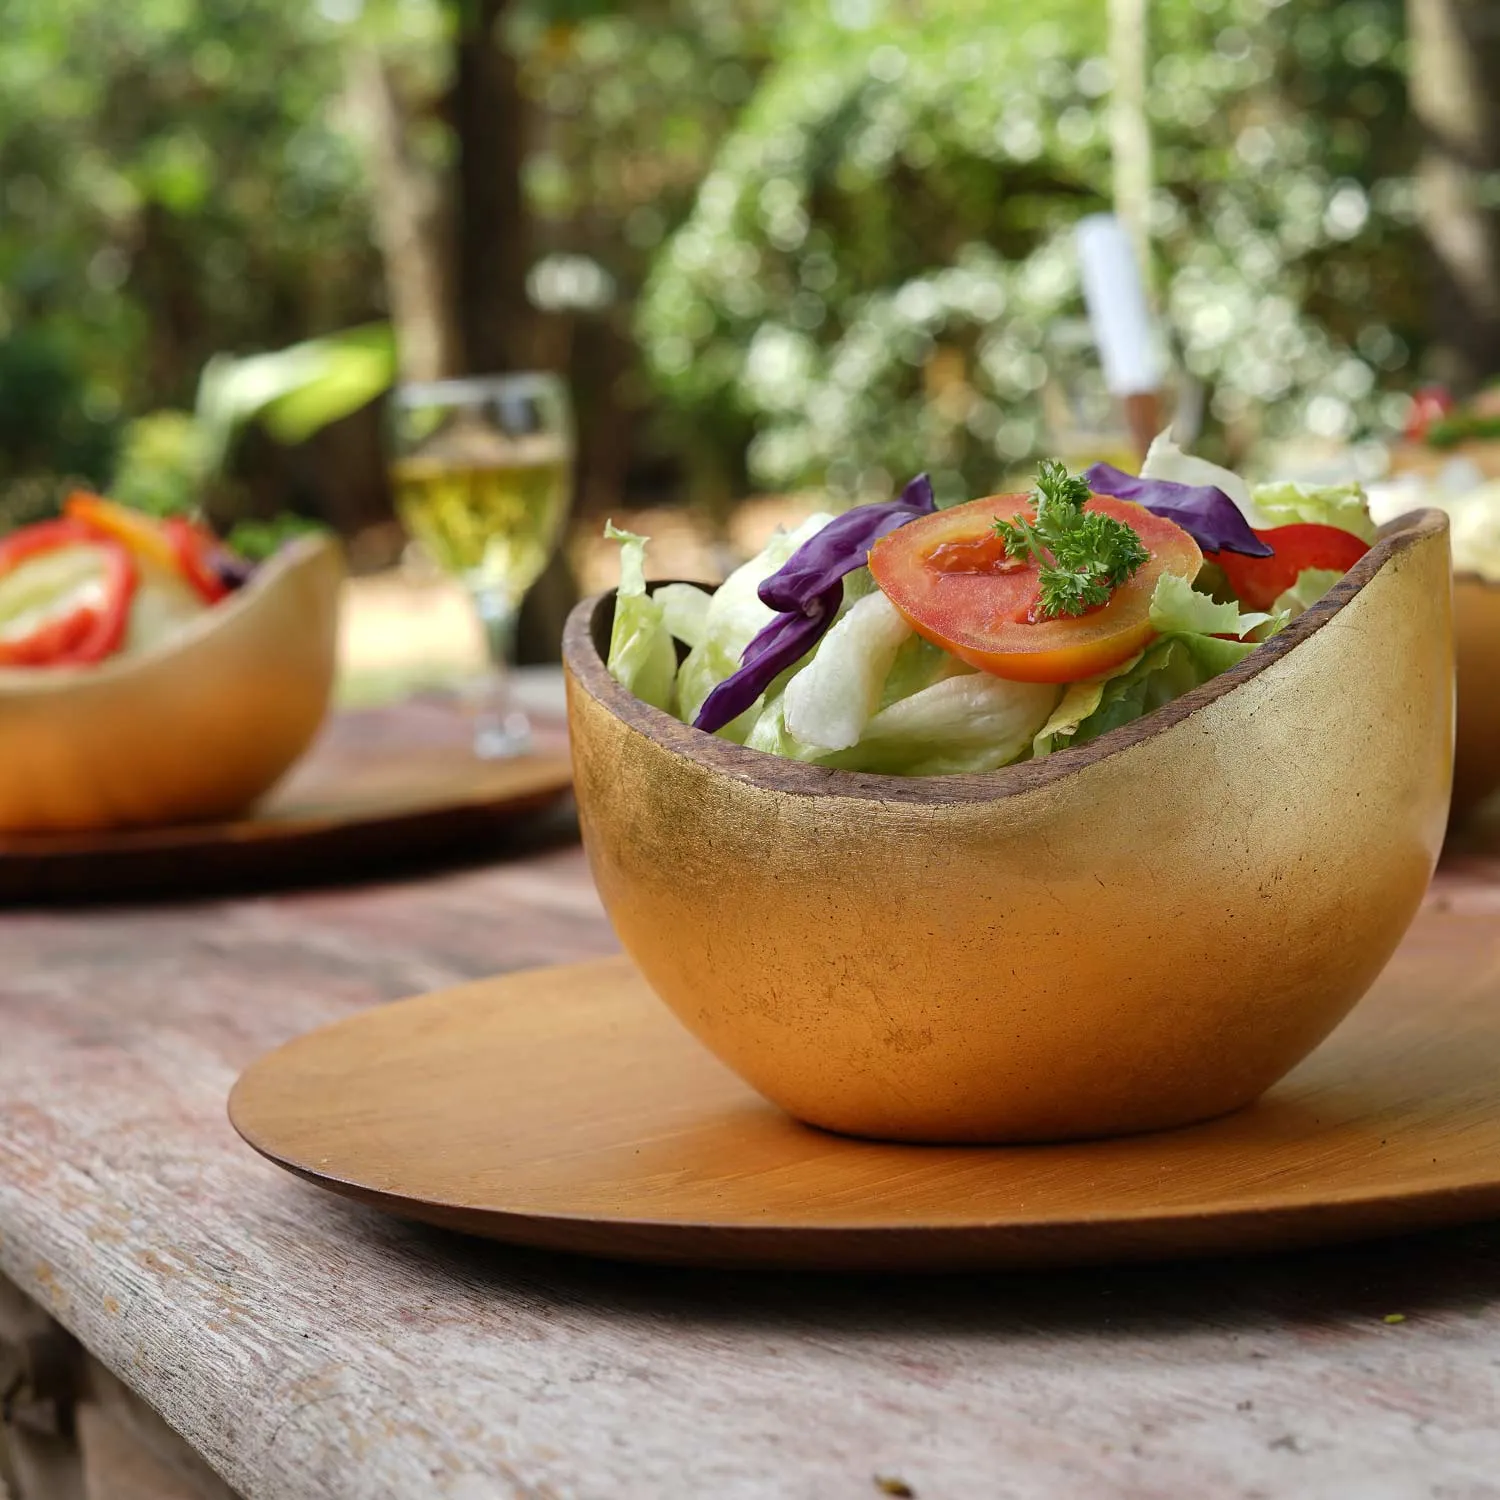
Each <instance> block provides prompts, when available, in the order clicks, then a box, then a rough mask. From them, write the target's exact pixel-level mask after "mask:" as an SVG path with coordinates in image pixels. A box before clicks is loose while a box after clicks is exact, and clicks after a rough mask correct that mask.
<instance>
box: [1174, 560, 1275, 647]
mask: <svg viewBox="0 0 1500 1500" xmlns="http://www.w3.org/2000/svg"><path fill="white" fill-rule="evenodd" d="M1274 620H1275V616H1274V615H1269V614H1263V613H1261V612H1259V611H1252V612H1250V613H1248V614H1241V613H1240V607H1239V605H1238V604H1237V603H1235V602H1234V601H1233V600H1231V601H1230V602H1229V603H1227V604H1221V603H1219V602H1217V601H1216V600H1215V599H1214V598H1213V597H1212V596H1211V595H1209V594H1204V593H1200V592H1199V591H1198V590H1197V589H1195V588H1194V587H1193V586H1192V584H1190V583H1189V582H1188V581H1187V579H1186V578H1182V577H1180V576H1178V575H1177V574H1176V573H1163V574H1162V575H1161V577H1160V578H1158V579H1157V580H1156V588H1155V589H1154V590H1153V591H1152V594H1151V623H1152V625H1153V626H1154V627H1155V628H1156V630H1157V631H1158V633H1159V634H1161V635H1175V634H1178V633H1183V634H1189V635H1232V636H1236V637H1238V638H1239V639H1241V640H1244V639H1246V638H1247V637H1249V635H1250V634H1251V632H1252V631H1256V630H1259V629H1260V627H1261V626H1262V625H1269V624H1271V623H1273V622H1274Z"/></svg>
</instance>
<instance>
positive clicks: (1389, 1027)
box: [229, 912, 1500, 1271]
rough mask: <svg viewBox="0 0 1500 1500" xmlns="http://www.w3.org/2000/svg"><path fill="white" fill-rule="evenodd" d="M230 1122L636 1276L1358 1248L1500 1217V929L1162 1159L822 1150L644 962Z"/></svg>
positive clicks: (246, 1091)
mask: <svg viewBox="0 0 1500 1500" xmlns="http://www.w3.org/2000/svg"><path fill="white" fill-rule="evenodd" d="M229 1108H230V1117H231V1119H232V1120H233V1122H234V1125H235V1127H236V1128H237V1129H238V1130H239V1132H240V1133H241V1135H243V1136H244V1138H245V1139H246V1140H247V1141H248V1142H249V1143H250V1144H251V1145H252V1146H254V1147H255V1148H256V1150H258V1151H260V1152H262V1153H263V1154H264V1155H265V1156H267V1157H269V1158H270V1159H271V1160H272V1161H274V1162H276V1163H277V1164H279V1165H280V1166H283V1167H286V1168H288V1169H289V1170H290V1171H292V1172H295V1173H297V1174H298V1175H300V1176H302V1177H304V1178H306V1179H308V1180H309V1181H311V1182H314V1183H317V1184H318V1185H320V1186H322V1187H326V1188H330V1189H332V1190H333V1191H335V1192H337V1193H342V1194H344V1195H346V1196H348V1197H351V1198H355V1199H358V1200H359V1201H361V1202H364V1203H367V1204H371V1205H373V1206H374V1207H376V1208H380V1209H384V1210H388V1211H389V1212H392V1213H395V1214H398V1215H402V1216H405V1217H408V1218H412V1219H419V1220H424V1221H427V1222H429V1223H433V1224H438V1225H443V1226H447V1227H449V1228H453V1229H458V1230H462V1231H466V1232H469V1233H472V1234H478V1235H485V1236H489V1237H491V1238H494V1239H499V1240H507V1241H511V1242H514V1243H518V1244H525V1245H532V1246H541V1247H545V1248H549V1249H557V1250H567V1251H577V1252H582V1253H586V1254H592V1255H602V1256H608V1257H611V1258H618V1259H631V1260H645V1261H660V1262H669V1263H686V1264H701V1265H713V1266H742V1267H743V1266H775V1267H789V1268H806V1269H822V1270H828V1269H845V1270H855V1269H858V1270H885V1271H889V1270H953V1269H963V1268H970V1269H972V1268H982V1267H1001V1266H1022V1265H1066V1264H1073V1263H1083V1262H1090V1261H1106V1260H1124V1259H1156V1258H1168V1257H1175V1256H1189V1255H1204V1254H1216V1253H1236V1254H1237V1253H1242V1252H1249V1251H1264V1250H1273V1249H1283V1248H1291V1247H1295V1246H1303V1245H1311V1244H1317V1243H1322V1242H1328V1241H1337V1240H1352V1239H1357V1238H1361V1237H1367V1236H1376V1235H1383V1234H1394V1233H1399V1232H1403V1231H1408V1230H1417V1229H1425V1228H1430V1227H1435V1226H1440V1225H1447V1224H1455V1223H1460V1222H1464V1221H1469V1220H1474V1219H1482V1218H1486V1217H1490V1216H1495V1215H1500V927H1497V926H1495V925H1494V924H1493V923H1492V922H1490V921H1488V920H1485V921H1479V922H1476V921H1474V920H1473V919H1469V920H1468V921H1466V922H1460V923H1458V924H1457V925H1454V923H1453V920H1452V919H1447V918H1445V917H1443V916H1442V915H1441V914H1437V913H1432V912H1429V913H1425V914H1424V916H1423V918H1422V919H1420V920H1419V923H1418V927H1417V928H1416V929H1414V931H1413V934H1412V935H1411V936H1410V937H1409V938H1408V941H1407V943H1406V944H1405V945H1404V946H1403V948H1402V950H1401V951H1400V952H1399V953H1398V955H1397V957H1396V959H1395V960H1394V961H1393V963H1392V965H1391V967H1390V969H1388V970H1387V972H1386V974H1385V975H1384V976H1383V978H1382V979H1381V981H1380V982H1379V984H1378V985H1377V986H1376V989H1375V990H1374V991H1373V992H1372V994H1371V995H1370V996H1369V997H1368V998H1367V999H1366V1000H1365V1001H1364V1002H1363V1004H1362V1005H1361V1006H1360V1008H1359V1009H1358V1010H1357V1011H1356V1012H1355V1014H1354V1015H1353V1017H1351V1018H1350V1020H1349V1021H1347V1022H1346V1023H1345V1024H1344V1026H1343V1027H1341V1028H1340V1029H1339V1030H1338V1031H1337V1032H1336V1033H1335V1034H1334V1036H1333V1037H1332V1038H1331V1039H1330V1040H1329V1041H1328V1042H1326V1043H1325V1044H1324V1045H1323V1047H1322V1048H1320V1049H1319V1051H1318V1052H1316V1053H1315V1054H1314V1055H1313V1056H1312V1057H1311V1058H1310V1059H1309V1060H1308V1061H1307V1062H1305V1063H1304V1064H1303V1065H1302V1066H1301V1067H1300V1068H1299V1069H1297V1070H1296V1072H1294V1073H1293V1074H1292V1075H1291V1076H1290V1077H1289V1078H1288V1079H1287V1080H1286V1081H1285V1082H1283V1083H1282V1084H1281V1085H1280V1086H1279V1087H1277V1088H1276V1089H1274V1090H1272V1092H1271V1093H1270V1094H1269V1095H1268V1096H1267V1097H1266V1098H1265V1099H1264V1100H1262V1101H1261V1103H1259V1104H1258V1105H1256V1106H1254V1107H1253V1108H1251V1109H1248V1110H1244V1111H1242V1112H1240V1113H1238V1114H1235V1115H1230V1116H1227V1117H1225V1118H1223V1119H1220V1120H1215V1121H1212V1122H1210V1123H1208V1124H1205V1125H1199V1126H1195V1127H1192V1128H1190V1129H1186V1130H1176V1131H1168V1132H1163V1133H1160V1134H1156V1135H1143V1136H1135V1137H1131V1138H1127V1139H1119V1140H1110V1141H1098V1142H1087V1143H1082V1144H1070V1145H1059V1146H1029V1147H1013V1148H1000V1147H937V1146H898V1145H882V1144H878V1143H873V1142H867V1141H858V1140H851V1139H846V1138H842V1137H838V1136H833V1135H828V1134H824V1133H822V1132H820V1131H816V1130H812V1129H809V1128H806V1127H804V1126H801V1125H798V1124H796V1123H794V1122H793V1121H792V1120H790V1119H788V1118H787V1117H786V1116H784V1115H782V1114H781V1113H780V1112H778V1111H777V1110H776V1109H774V1108H772V1107H771V1106H770V1105H767V1104H765V1103H763V1102H762V1101H761V1100H759V1099H758V1098H757V1097H756V1096H754V1095H753V1094H751V1093H750V1092H749V1091H748V1090H747V1089H746V1088H745V1086H744V1085H742V1084H741V1083H739V1082H738V1080H736V1079H735V1078H734V1077H733V1076H732V1075H731V1074H730V1073H729V1072H727V1071H726V1070H725V1069H724V1068H723V1067H721V1066H720V1065H719V1064H718V1063H717V1062H716V1061H715V1060H714V1059H713V1058H712V1057H710V1056H709V1055H708V1054H707V1053H706V1052H705V1051H703V1050H702V1049H701V1048H700V1047H699V1046H698V1044H697V1043H696V1042H695V1041H693V1040H692V1039H691V1037H689V1036H688V1034H687V1033H686V1032H685V1031H683V1030H682V1029H681V1028H680V1027H679V1026H678V1025H677V1023H676V1022H675V1021H674V1020H673V1019H672V1018H671V1016H670V1015H669V1014H668V1013H667V1011H666V1009H665V1007H663V1006H662V1005H661V1004H660V1003H659V1002H658V1001H657V1000H656V998H655V997H654V996H653V995H652V994H651V993H650V992H649V991H648V990H647V988H646V986H645V984H644V982H643V981H642V980H641V979H640V978H639V977H638V976H637V975H636V973H635V971H634V970H633V969H632V967H631V966H630V964H629V963H628V962H627V961H626V960H624V959H608V960H604V961H602V962H592V963H587V964H578V965H570V966H567V967H562V968H551V969H539V970H532V971H530V972H526V973H519V974H513V975H510V976H507V977H504V978H500V979H494V980H486V981H483V982H481V983H478V984H473V985H468V986H465V987H464V988H462V989H456V990H450V991H446V992H443V993H439V994H433V995H427V996H424V997H422V998H420V999H415V1000H407V1001H403V1002H400V1003H398V1004H395V1005H388V1006H385V1007H382V1008H380V1009H376V1010H372V1011H368V1012H365V1013H363V1014H361V1015H359V1016H357V1017H354V1018H352V1019H350V1020H347V1021H344V1022H341V1023H339V1024H337V1025H334V1026H331V1027H329V1028H327V1029H325V1030H322V1031H319V1032H315V1033H313V1034H312V1035H309V1036H305V1037H303V1038H301V1039H299V1040H297V1041H293V1042H291V1043H289V1044H288V1045H286V1046H284V1047H282V1048H281V1049H279V1050H278V1051H276V1052H273V1053H271V1054H269V1055H268V1056H267V1057H264V1058H262V1059H261V1060H260V1061H259V1062H257V1063H255V1064H254V1065H253V1066H252V1067H251V1068H250V1069H249V1070H248V1071H247V1072H246V1073H245V1074H244V1075H243V1076H242V1077H241V1079H240V1080H239V1083H238V1084H237V1085H236V1087H235V1090H234V1093H233V1095H232V1097H231V1100H230V1106H229Z"/></svg>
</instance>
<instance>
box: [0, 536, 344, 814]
mask: <svg viewBox="0 0 1500 1500" xmlns="http://www.w3.org/2000/svg"><path fill="white" fill-rule="evenodd" d="M343 576H344V566H343V560H342V554H341V553H340V550H339V547H338V545H337V543H335V542H334V541H332V540H331V539H328V538H325V537H303V538H299V539H298V540H297V541H296V542H294V543H293V544H292V545H291V546H289V547H287V548H285V549H284V550H283V551H282V552H280V553H278V554H277V556H276V557H275V558H273V559H272V560H271V561H270V562H269V563H267V564H266V565H265V566H264V567H263V568H261V569H260V570H259V571H258V572H257V573H256V574H255V576H254V577H253V578H252V579H251V581H250V582H249V583H248V584H247V585H246V586H245V587H244V588H243V589H242V590H240V592H239V593H237V594H235V595H234V596H233V597H231V598H229V599H226V600H224V601H223V602H222V603H219V604H216V605H214V606H213V608H212V609H209V610H207V611H205V612H204V613H203V614H202V615H200V616H198V617H197V618H195V619H193V620H192V621H190V622H189V623H188V624H187V625H186V626H184V627H183V628H182V629H181V630H180V631H178V632H177V633H176V634H174V635H173V636H171V637H170V638H168V639H166V640H164V641H162V642H161V643H160V644H158V645H156V646H154V647H152V648H151V649H150V650H147V651H143V652H141V653H140V654H139V655H133V656H124V657H118V658H115V659H113V660H110V661H106V662H103V663H101V664H100V665H98V666H92V667H79V668H71V669H58V670H53V671H45V670H38V669H35V668H30V669H12V670H6V671H0V832H3V833H13V834H14V833H19V834H46V833H61V832H73V831H79V830H95V829H105V828H124V827H132V826H141V825H146V824H161V823H182V822H190V821H196V820H201V819H205V818H223V817H229V816H232V815H233V814H235V813H238V812H242V811H243V810H244V809H245V808H246V807H248V806H249V805H250V804H251V803H252V802H254V801H255V799H256V798H257V797H259V796H260V795H261V793H262V792H264V791H266V790H267V789H268V788H269V787H270V786H271V785H272V783H274V782H275V781H276V780H277V779H278V778H279V777H280V776H281V775H282V773H283V772H284V771H286V770H287V769H288V768H289V767H290V766H291V764H292V763H293V761H295V760H296V759H297V757H298V756H299V755H301V754H302V752H303V751H304V750H305V749H306V748H307V746H308V744H309V743H310V742H311V740H312V737H313V735H314V734H316V733H317V730H318V726H319V725H320V724H321V723H322V721H323V716H324V714H325V713H326V712H327V708H328V697H329V693H330V691H331V689H332V686H333V670H334V662H335V655H336V647H337V629H338V600H339V586H340V584H341V583H342V581H343Z"/></svg>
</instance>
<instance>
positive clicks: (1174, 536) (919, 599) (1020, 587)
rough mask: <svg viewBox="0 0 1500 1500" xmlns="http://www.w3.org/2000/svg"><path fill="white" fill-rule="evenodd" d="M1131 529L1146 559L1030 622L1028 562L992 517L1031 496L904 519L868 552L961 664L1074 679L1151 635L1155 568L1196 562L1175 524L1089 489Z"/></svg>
mask: <svg viewBox="0 0 1500 1500" xmlns="http://www.w3.org/2000/svg"><path fill="white" fill-rule="evenodd" d="M1086 508H1087V509H1088V510H1091V511H1100V512H1102V513H1103V514H1104V515H1107V516H1113V517H1114V518H1115V519H1116V520H1117V521H1123V522H1124V523H1125V524H1126V525H1127V526H1129V527H1131V528H1132V529H1133V530H1134V531H1135V533H1136V535H1137V536H1139V537H1140V539H1141V541H1142V542H1144V543H1145V545H1146V548H1147V550H1148V551H1149V552H1150V554H1151V555H1150V557H1149V558H1148V559H1147V561H1146V562H1145V563H1143V564H1142V565H1141V567H1140V568H1139V569H1138V570H1137V571H1136V573H1135V574H1134V575H1133V576H1132V577H1131V578H1129V579H1128V580H1127V581H1126V582H1125V583H1123V584H1122V585H1121V586H1120V587H1119V588H1118V589H1116V590H1115V592H1114V594H1113V595H1112V596H1111V597H1110V600H1109V603H1108V604H1105V605H1101V606H1100V607H1099V608H1097V609H1091V610H1090V611H1089V612H1088V613H1087V614H1083V615H1078V616H1073V617H1063V618H1060V619H1055V620H1036V621H1033V619H1032V617H1031V616H1032V605H1033V604H1034V603H1035V602H1036V597H1037V588H1038V584H1037V568H1036V565H1035V564H1034V563H1027V562H1020V561H1018V560H1017V559H1015V558H1012V557H1007V556H1006V554H1005V546H1004V543H1003V542H1002V541H1001V540H1000V539H999V538H998V537H996V536H995V534H994V523H995V520H996V518H997V517H998V518H999V519H1000V520H1002V521H1008V520H1009V519H1010V518H1011V517H1012V516H1014V515H1016V514H1017V513H1018V512H1024V513H1025V514H1026V515H1027V516H1031V515H1033V514H1034V513H1035V507H1034V502H1033V500H1032V497H1031V496H1030V495H993V496H991V497H990V498H989V499H987V500H971V501H970V502H969V503H968V504H967V505H956V506H954V507H953V509H952V510H940V511H938V512H937V513H936V514H934V515H930V516H923V517H922V518H921V519H920V520H917V521H909V522H908V523H907V524H906V525H905V526H902V527H900V528H898V529H897V530H896V531H893V532H891V533H890V534H889V535H887V536H884V537H882V538H881V539H880V540H879V541H878V542H876V544H875V545H874V547H872V548H871V549H870V571H871V572H872V573H873V574H874V575H875V581H876V583H878V584H879V585H880V587H881V590H882V592H883V593H884V594H885V596H886V597H887V598H888V599H889V600H890V601H891V603H892V604H894V605H895V606H896V608H897V609H899V610H900V611H901V613H902V614H903V615H905V616H906V618H907V620H908V621H909V622H910V623H911V627H912V629H913V630H915V631H916V632H917V633H918V634H919V635H922V636H925V637H926V638H927V639H928V640H929V641H931V642H932V643H933V644H934V645H936V646H941V647H942V648H943V650H945V651H949V652H951V653H952V654H953V655H954V656H956V657H958V658H959V660H960V661H965V662H968V663H969V665H970V666H972V667H978V668H979V670H980V671H981V672H989V673H992V674H993V675H994V676H996V677H1008V678H1010V679H1011V680H1012V681H1015V682H1078V681H1080V680H1081V679H1083V678H1085V677H1096V676H1098V675H1099V673H1101V672H1107V671H1109V670H1110V668H1111V667H1117V666H1119V665H1120V663H1121V662H1124V661H1129V660H1130V658H1131V657H1132V656H1134V655H1135V654H1136V652H1138V651H1140V650H1141V649H1142V648H1143V647H1144V646H1145V645H1146V644H1147V643H1148V642H1149V641H1150V640H1151V638H1152V636H1153V635H1154V634H1155V631H1153V630H1152V628H1151V620H1150V614H1149V611H1150V608H1151V595H1152V593H1153V591H1154V590H1155V588H1156V580H1157V579H1158V578H1160V577H1161V576H1162V574H1163V573H1176V574H1178V575H1179V576H1180V577H1182V578H1186V579H1189V580H1191V579H1193V578H1196V577H1197V575H1198V569H1199V568H1200V567H1201V566H1202V564H1203V554H1202V553H1201V552H1200V551H1199V550H1198V544H1197V543H1196V542H1195V541H1194V540H1193V539H1192V537H1190V536H1189V535H1188V534H1187V532H1185V531H1184V530H1183V529H1182V528H1181V527H1180V526H1178V525H1176V524H1175V523H1174V522H1172V521H1168V520H1165V519H1164V518H1163V517H1161V516H1155V515H1152V514H1151V512H1150V511H1148V510H1143V509H1142V508H1141V507H1140V506H1139V505H1133V504H1131V502H1130V501H1128V500H1114V499H1110V498H1108V497H1106V496H1103V495H1095V496H1094V497H1093V499H1091V500H1090V501H1089V502H1088V505H1087V507H1086Z"/></svg>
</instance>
